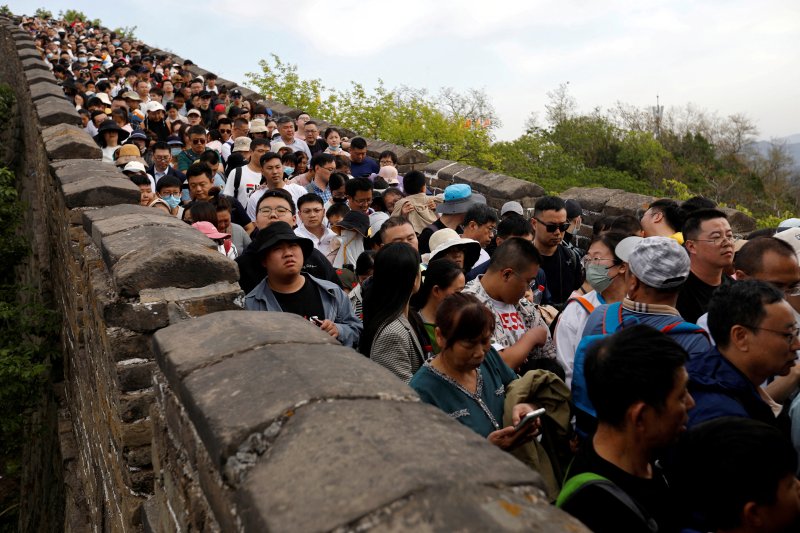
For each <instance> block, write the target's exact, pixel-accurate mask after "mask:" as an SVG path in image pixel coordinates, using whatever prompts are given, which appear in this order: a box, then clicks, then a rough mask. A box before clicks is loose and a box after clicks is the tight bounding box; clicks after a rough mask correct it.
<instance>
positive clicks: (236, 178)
mask: <svg viewBox="0 0 800 533" xmlns="http://www.w3.org/2000/svg"><path fill="white" fill-rule="evenodd" d="M228 176H230V174H229V175H228ZM229 179H230V178H229ZM241 184H242V167H236V168H235V169H233V194H232V195H231V196H233V197H234V198H236V199H238V198H239V185H241Z"/></svg>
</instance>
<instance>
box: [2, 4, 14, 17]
mask: <svg viewBox="0 0 800 533" xmlns="http://www.w3.org/2000/svg"><path fill="white" fill-rule="evenodd" d="M0 15H2V16H3V17H11V16H13V15H14V13H12V12H11V8H10V7H8V4H3V5H2V6H0Z"/></svg>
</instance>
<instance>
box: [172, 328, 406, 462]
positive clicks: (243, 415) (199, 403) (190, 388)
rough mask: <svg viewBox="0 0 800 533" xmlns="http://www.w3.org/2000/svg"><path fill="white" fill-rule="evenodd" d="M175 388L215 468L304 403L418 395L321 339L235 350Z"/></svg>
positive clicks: (298, 331) (384, 372) (299, 333)
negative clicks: (251, 437) (311, 346)
mask: <svg viewBox="0 0 800 533" xmlns="http://www.w3.org/2000/svg"><path fill="white" fill-rule="evenodd" d="M265 318H266V317H265ZM308 327H313V326H312V325H311V324H308ZM304 331H305V328H303V329H300V328H297V329H296V330H295V334H296V335H297V336H298V338H302V337H303V335H304ZM162 370H163V366H162ZM165 374H167V372H165ZM168 379H169V375H168ZM170 381H172V380H170ZM174 390H175V392H176V394H177V395H178V397H179V398H180V399H181V400H182V403H183V404H184V406H185V407H186V410H187V412H188V413H189V417H190V419H191V420H192V423H193V424H194V426H195V428H196V429H197V432H198V434H199V435H200V437H201V439H202V440H203V442H204V443H205V445H206V448H207V449H208V452H209V455H210V456H211V457H212V459H213V460H214V461H215V462H217V464H218V465H222V464H224V462H225V460H226V459H227V457H228V456H230V455H231V454H232V453H234V452H235V451H236V449H237V448H238V447H239V446H240V444H242V442H243V441H244V440H245V439H246V438H247V437H248V435H251V434H253V433H257V432H260V431H263V430H264V429H265V428H267V426H269V425H270V424H272V423H273V422H274V421H276V420H278V419H279V418H281V417H284V416H289V415H291V412H292V411H293V410H294V409H295V408H297V407H298V406H300V405H303V404H305V403H307V402H309V401H313V400H325V399H333V398H364V397H372V398H378V397H381V398H396V399H403V400H409V401H418V399H417V395H416V393H415V392H414V391H412V390H411V388H409V387H408V386H407V385H406V384H405V383H403V382H402V381H400V380H398V379H397V378H396V377H395V376H394V375H393V374H391V373H390V372H389V371H388V370H386V369H384V368H382V367H379V366H377V365H375V363H373V362H372V361H370V360H369V359H367V358H365V357H364V356H362V355H360V354H357V353H356V352H354V351H353V350H351V349H349V348H345V347H343V346H332V345H326V344H321V345H318V346H316V347H315V348H314V350H313V351H312V350H309V346H308V345H306V344H281V345H269V346H265V347H262V348H258V349H255V350H253V351H250V352H245V353H241V354H237V355H235V356H234V357H230V358H227V359H223V360H221V361H218V362H217V363H216V364H213V365H210V366H206V367H203V368H199V369H197V370H195V371H194V372H192V373H191V374H189V375H188V376H187V377H186V378H184V379H183V381H182V382H181V383H178V384H176V386H174ZM254 398H258V399H259V400H258V401H257V402H254V401H253V399H254ZM392 423H394V421H393V422H392ZM337 424H338V422H337Z"/></svg>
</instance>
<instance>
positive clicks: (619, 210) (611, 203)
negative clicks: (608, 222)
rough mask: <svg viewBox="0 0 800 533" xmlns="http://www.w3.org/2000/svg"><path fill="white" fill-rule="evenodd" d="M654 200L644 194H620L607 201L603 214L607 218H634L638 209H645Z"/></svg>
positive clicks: (652, 197)
mask: <svg viewBox="0 0 800 533" xmlns="http://www.w3.org/2000/svg"><path fill="white" fill-rule="evenodd" d="M655 199H656V198H655V197H654V196H648V195H646V194H638V193H635V192H620V193H618V194H615V195H613V196H612V197H611V198H609V199H608V202H606V206H605V209H604V210H603V214H605V215H609V216H618V215H633V216H636V213H637V212H638V210H639V209H646V208H647V206H649V205H650V204H651V203H652V202H653V201H654V200H655Z"/></svg>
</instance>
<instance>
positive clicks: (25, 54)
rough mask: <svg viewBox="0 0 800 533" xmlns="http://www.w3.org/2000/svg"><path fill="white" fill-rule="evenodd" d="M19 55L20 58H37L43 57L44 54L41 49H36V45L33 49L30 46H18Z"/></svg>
mask: <svg viewBox="0 0 800 533" xmlns="http://www.w3.org/2000/svg"><path fill="white" fill-rule="evenodd" d="M17 56H19V58H20V59H28V58H31V57H32V58H36V59H42V54H40V53H39V51H38V50H36V47H34V48H33V50H31V49H30V48H17Z"/></svg>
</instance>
